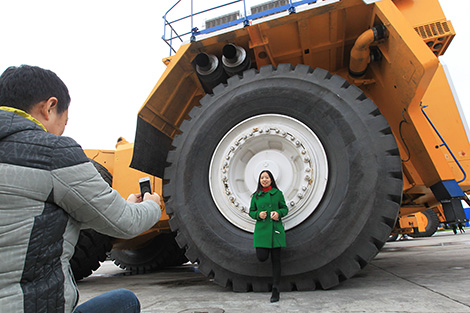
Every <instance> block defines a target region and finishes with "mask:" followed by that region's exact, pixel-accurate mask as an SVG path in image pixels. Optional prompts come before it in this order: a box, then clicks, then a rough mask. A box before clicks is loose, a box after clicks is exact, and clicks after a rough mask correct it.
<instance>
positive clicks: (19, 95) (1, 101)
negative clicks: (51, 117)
mask: <svg viewBox="0 0 470 313" xmlns="http://www.w3.org/2000/svg"><path fill="white" fill-rule="evenodd" d="M50 97H56V98H57V100H58V102H57V113H59V114H61V113H63V112H65V111H66V110H67V109H68V108H69V104H70V95H69V91H68V89H67V86H65V84H64V82H63V81H62V80H61V79H60V78H59V77H58V76H57V75H56V74H55V73H54V72H52V71H50V70H45V69H43V68H40V67H37V66H29V65H21V66H19V67H16V66H10V67H9V68H7V69H6V70H5V72H3V74H2V75H1V76H0V106H7V107H12V108H16V109H20V110H23V111H25V112H28V113H29V112H30V110H31V109H32V108H33V106H35V105H36V104H38V103H39V102H41V101H45V100H47V99H49V98H50Z"/></svg>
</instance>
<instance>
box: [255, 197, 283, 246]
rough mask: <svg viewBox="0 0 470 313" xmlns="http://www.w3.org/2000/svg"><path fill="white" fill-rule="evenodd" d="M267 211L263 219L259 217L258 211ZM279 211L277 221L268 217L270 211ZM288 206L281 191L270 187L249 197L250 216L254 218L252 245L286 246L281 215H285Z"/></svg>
mask: <svg viewBox="0 0 470 313" xmlns="http://www.w3.org/2000/svg"><path fill="white" fill-rule="evenodd" d="M262 211H267V216H266V218H265V219H264V220H262V219H260V218H259V213H260V212H262ZM272 211H276V212H277V213H279V221H275V220H272V219H271V218H270V216H271V212H272ZM288 211H289V210H288V208H287V205H286V200H284V196H283V194H282V191H280V190H278V189H275V188H273V189H271V190H269V191H268V192H266V193H264V192H262V191H260V192H259V193H258V199H256V195H253V196H252V197H251V205H250V213H249V214H250V216H251V218H253V219H255V220H256V225H255V233H254V234H253V239H254V240H253V246H254V247H258V248H279V247H285V246H286V233H285V231H284V225H282V217H284V216H286V215H287V212H288Z"/></svg>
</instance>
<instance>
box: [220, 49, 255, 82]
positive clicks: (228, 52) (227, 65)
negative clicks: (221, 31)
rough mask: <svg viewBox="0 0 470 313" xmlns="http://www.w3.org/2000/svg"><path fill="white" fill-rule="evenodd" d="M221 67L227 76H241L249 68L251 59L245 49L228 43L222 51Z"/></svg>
mask: <svg viewBox="0 0 470 313" xmlns="http://www.w3.org/2000/svg"><path fill="white" fill-rule="evenodd" d="M222 65H223V67H224V70H225V72H226V73H227V75H228V76H234V75H238V74H241V73H242V72H243V71H245V70H247V69H249V68H250V67H251V59H250V58H249V57H248V55H247V53H246V51H245V49H243V48H242V47H239V46H236V45H234V44H231V43H228V44H226V45H225V46H224V48H223V49H222Z"/></svg>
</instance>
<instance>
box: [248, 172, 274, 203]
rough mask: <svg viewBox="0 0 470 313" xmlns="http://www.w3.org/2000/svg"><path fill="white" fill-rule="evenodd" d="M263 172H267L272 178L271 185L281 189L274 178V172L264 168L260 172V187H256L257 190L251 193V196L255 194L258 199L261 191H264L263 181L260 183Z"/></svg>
mask: <svg viewBox="0 0 470 313" xmlns="http://www.w3.org/2000/svg"><path fill="white" fill-rule="evenodd" d="M263 173H267V174H268V176H269V178H271V187H273V188H276V189H279V188H277V185H276V181H275V180H274V176H273V174H272V173H271V172H270V171H268V170H263V171H261V173H259V176H258V187H257V188H256V191H255V192H254V193H253V194H252V195H251V196H255V197H256V199H258V193H259V192H260V191H263V186H261V183H260V179H261V175H262V174H263Z"/></svg>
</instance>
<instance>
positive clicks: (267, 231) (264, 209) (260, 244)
mask: <svg viewBox="0 0 470 313" xmlns="http://www.w3.org/2000/svg"><path fill="white" fill-rule="evenodd" d="M287 212H288V209H287V205H286V201H285V200H284V196H283V194H282V192H281V191H280V190H279V189H278V188H277V185H276V181H275V180H274V176H273V174H272V173H271V172H270V171H268V170H264V171H262V172H261V173H260V175H259V179H258V188H257V189H256V191H255V192H254V193H253V195H252V196H251V205H250V213H249V214H250V216H251V218H253V219H255V220H256V225H255V232H254V234H253V239H254V240H253V246H254V247H255V248H256V256H257V257H258V260H260V261H261V262H264V261H266V260H267V259H268V257H269V255H270V254H271V262H272V268H273V290H272V295H271V302H276V301H279V283H280V281H281V247H285V246H286V233H285V231H284V225H282V220H281V218H282V217H284V216H286V215H287Z"/></svg>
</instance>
